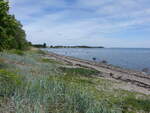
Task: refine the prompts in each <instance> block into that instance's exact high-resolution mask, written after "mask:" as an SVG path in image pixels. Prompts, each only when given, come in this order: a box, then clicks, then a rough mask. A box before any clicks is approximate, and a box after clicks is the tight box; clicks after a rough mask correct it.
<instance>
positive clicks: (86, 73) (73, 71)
mask: <svg viewBox="0 0 150 113" xmlns="http://www.w3.org/2000/svg"><path fill="white" fill-rule="evenodd" d="M60 70H61V71H62V72H64V73H66V74H70V75H72V76H73V75H82V76H91V75H98V74H100V72H99V71H96V70H92V69H85V68H66V67H60Z"/></svg>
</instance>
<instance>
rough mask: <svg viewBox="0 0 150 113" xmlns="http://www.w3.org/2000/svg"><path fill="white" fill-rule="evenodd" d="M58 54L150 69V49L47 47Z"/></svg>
mask: <svg viewBox="0 0 150 113" xmlns="http://www.w3.org/2000/svg"><path fill="white" fill-rule="evenodd" d="M46 50H47V51H51V52H54V53H57V54H62V55H65V56H73V57H77V58H80V59H86V60H92V59H93V57H94V58H96V61H97V62H100V61H102V60H106V61H107V62H108V63H109V64H113V65H116V66H120V67H123V68H127V69H134V70H140V71H141V70H142V69H143V68H149V69H150V49H121V48H119V49H118V48H105V49H101V48H90V49H89V48H59V49H51V48H50V49H46Z"/></svg>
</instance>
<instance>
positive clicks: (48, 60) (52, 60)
mask: <svg viewBox="0 0 150 113" xmlns="http://www.w3.org/2000/svg"><path fill="white" fill-rule="evenodd" d="M41 61H42V62H43V63H52V64H61V65H62V64H63V63H62V62H59V61H56V60H54V59H49V58H42V59H41Z"/></svg>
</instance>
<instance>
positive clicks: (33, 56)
mask: <svg viewBox="0 0 150 113" xmlns="http://www.w3.org/2000/svg"><path fill="white" fill-rule="evenodd" d="M0 54H1V56H0V59H3V65H5V66H4V67H3V68H2V69H0V113H121V112H122V111H123V109H121V107H120V105H117V104H118V101H117V102H116V105H113V104H110V102H108V101H107V99H103V97H107V96H105V94H106V93H108V96H110V95H111V96H113V95H114V94H109V93H111V91H109V92H104V87H103V86H105V87H106V89H107V87H109V86H107V85H108V84H104V82H105V81H104V80H101V81H102V84H100V85H102V86H101V87H103V90H100V91H96V92H95V91H94V93H97V94H96V95H98V97H101V98H102V99H98V98H97V97H95V94H93V91H90V90H93V89H94V87H95V86H94V87H93V85H95V84H97V83H100V82H101V81H100V80H96V82H95V83H94V84H93V81H92V80H93V79H94V78H90V79H89V78H88V77H90V75H92V74H100V73H98V72H97V71H93V70H88V69H82V68H77V69H71V68H70V69H69V68H60V65H59V64H58V65H57V64H56V63H53V62H51V61H49V60H48V61H47V60H46V61H44V62H43V61H42V59H43V58H42V55H43V54H42V55H41V54H40V53H39V52H38V53H31V52H30V54H29V53H28V54H27V53H26V54H23V55H17V54H12V53H7V52H5V53H0ZM41 61H42V62H41ZM3 65H2V66H3ZM83 75H84V76H83ZM91 79H92V80H91ZM108 89H109V90H110V88H108ZM101 95H103V96H101ZM118 98H120V97H118ZM121 102H124V104H125V106H127V105H128V102H129V101H128V100H126V101H125V100H123V101H121ZM137 103H138V102H137ZM130 105H133V104H132V103H130ZM138 105H139V104H138ZM139 108H140V107H139ZM140 109H142V108H140ZM146 110H147V109H146Z"/></svg>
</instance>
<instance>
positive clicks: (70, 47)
mask: <svg viewBox="0 0 150 113" xmlns="http://www.w3.org/2000/svg"><path fill="white" fill-rule="evenodd" d="M49 48H104V47H103V46H50V47H49Z"/></svg>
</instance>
